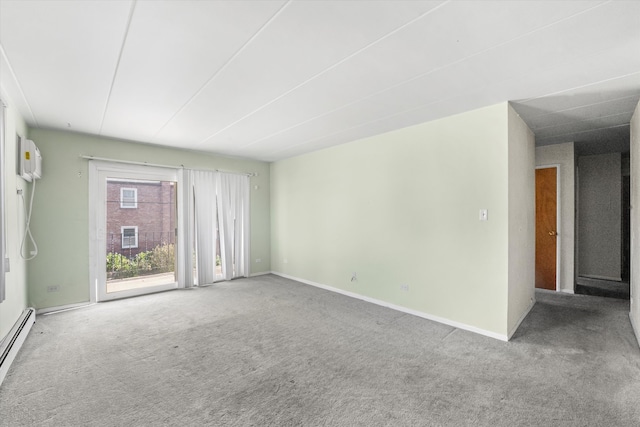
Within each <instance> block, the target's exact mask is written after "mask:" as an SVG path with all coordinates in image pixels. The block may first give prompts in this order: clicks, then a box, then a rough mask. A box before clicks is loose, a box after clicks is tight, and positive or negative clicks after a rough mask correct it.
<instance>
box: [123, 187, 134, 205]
mask: <svg viewBox="0 0 640 427" xmlns="http://www.w3.org/2000/svg"><path fill="white" fill-rule="evenodd" d="M120 207H121V208H137V207H138V189H137V188H121V189H120Z"/></svg>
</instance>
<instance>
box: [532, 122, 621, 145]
mask: <svg viewBox="0 0 640 427" xmlns="http://www.w3.org/2000/svg"><path fill="white" fill-rule="evenodd" d="M621 127H629V123H623V124H620V125H611V126H604V127H598V128H593V129H589V130H581V131H578V132H569V133H562V134H559V135H552V136H548V137H542V138H540V139H541V140H543V141H544V140H545V139H552V138H560V137H563V136H567V135H577V134H581V133H589V132H595V131H600V130H607V129H615V128H621Z"/></svg>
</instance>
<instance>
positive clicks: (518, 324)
mask: <svg viewBox="0 0 640 427" xmlns="http://www.w3.org/2000/svg"><path fill="white" fill-rule="evenodd" d="M534 305H536V300H535V298H534V299H533V300H532V301H531V302H530V303H529V306H528V307H527V309H526V310H525V311H524V313H523V314H522V316H520V318H519V319H518V321H517V322H516V324H515V326H514V327H513V328H511V330H510V331H509V335H508V338H507V340H510V339H511V337H512V336H513V334H515V333H516V331H517V330H518V328H519V327H520V324H521V323H522V321H523V320H524V319H525V317H527V316H528V315H529V312H530V311H531V309H532V308H533V306H534Z"/></svg>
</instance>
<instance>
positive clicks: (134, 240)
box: [120, 226, 138, 249]
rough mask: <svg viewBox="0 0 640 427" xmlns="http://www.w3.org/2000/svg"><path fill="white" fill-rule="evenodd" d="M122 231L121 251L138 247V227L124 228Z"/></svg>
mask: <svg viewBox="0 0 640 427" xmlns="http://www.w3.org/2000/svg"><path fill="white" fill-rule="evenodd" d="M120 230H121V231H122V249H133V248H137V247H138V227H136V226H125V227H121V228H120Z"/></svg>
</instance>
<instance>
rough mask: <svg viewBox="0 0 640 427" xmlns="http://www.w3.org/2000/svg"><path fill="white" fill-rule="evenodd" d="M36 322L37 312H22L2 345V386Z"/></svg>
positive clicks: (29, 310) (0, 373) (32, 310)
mask: <svg viewBox="0 0 640 427" xmlns="http://www.w3.org/2000/svg"><path fill="white" fill-rule="evenodd" d="M35 321H36V310H35V309H33V308H31V307H29V308H27V309H26V310H25V311H23V312H22V314H21V315H20V318H19V319H18V321H17V322H16V323H15V325H13V328H11V330H10V331H9V335H7V336H6V338H5V340H4V341H2V343H1V344H0V385H1V384H2V381H4V377H5V376H6V375H7V373H8V372H9V367H10V366H11V363H12V362H13V359H15V358H16V355H17V354H18V351H19V350H20V347H22V344H23V343H24V341H25V340H26V339H27V335H29V331H30V330H31V326H33V324H34V323H35Z"/></svg>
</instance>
